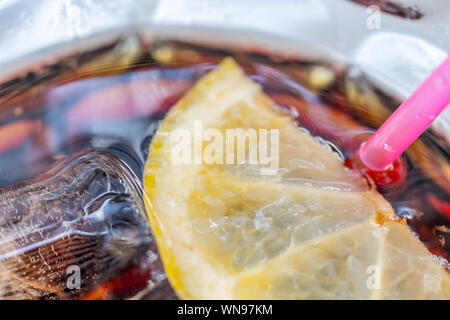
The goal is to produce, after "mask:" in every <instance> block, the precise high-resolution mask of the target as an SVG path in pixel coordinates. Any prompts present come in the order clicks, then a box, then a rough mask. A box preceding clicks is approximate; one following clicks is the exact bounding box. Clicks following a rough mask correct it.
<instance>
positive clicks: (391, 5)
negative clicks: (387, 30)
mask: <svg viewBox="0 0 450 320" xmlns="http://www.w3.org/2000/svg"><path fill="white" fill-rule="evenodd" d="M350 1H353V2H356V3H360V4H362V5H364V6H371V5H377V6H378V7H379V8H380V10H381V11H383V12H386V13H390V14H393V15H396V16H399V17H402V18H405V19H411V20H417V19H420V18H422V16H423V13H422V12H421V11H419V9H418V8H416V7H411V6H406V5H403V4H400V3H398V2H397V1H390V0H350Z"/></svg>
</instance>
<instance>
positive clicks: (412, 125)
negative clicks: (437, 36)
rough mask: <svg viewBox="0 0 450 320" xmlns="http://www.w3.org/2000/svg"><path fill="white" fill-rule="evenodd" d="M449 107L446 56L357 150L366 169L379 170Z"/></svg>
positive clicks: (449, 74) (449, 75)
mask: <svg viewBox="0 0 450 320" xmlns="http://www.w3.org/2000/svg"><path fill="white" fill-rule="evenodd" d="M449 104H450V56H448V57H447V59H445V61H444V62H443V63H442V64H441V65H440V66H439V67H438V68H437V69H436V70H435V71H434V72H433V73H432V74H431V75H430V76H429V77H428V78H427V79H426V80H425V82H424V83H422V85H421V86H420V87H419V88H418V89H417V90H416V91H415V92H414V93H413V94H412V95H411V96H410V97H409V98H408V99H407V100H405V102H403V103H402V104H401V106H400V107H398V108H397V110H396V111H395V112H394V113H393V114H392V115H391V116H390V117H389V119H387V120H386V122H385V123H383V125H382V126H381V127H380V128H379V129H378V130H377V131H376V132H375V133H374V134H373V135H372V136H371V137H370V138H369V140H367V141H366V142H365V143H364V144H363V145H362V146H361V148H360V149H359V157H360V158H361V160H362V162H363V163H364V165H365V166H366V167H368V168H369V169H371V170H375V171H383V170H385V169H386V167H387V166H388V165H390V164H391V163H392V162H394V160H395V159H397V158H398V157H399V156H400V155H401V154H402V153H403V151H405V150H406V149H407V148H408V147H409V146H410V145H411V144H412V143H413V142H414V141H415V140H416V139H417V138H418V137H419V136H420V135H421V134H422V133H423V132H424V131H425V129H426V128H428V127H429V126H430V125H431V123H432V122H433V120H434V119H436V117H437V116H438V115H439V114H440V113H441V112H442V111H444V109H445V108H446V107H447V106H448V105H449Z"/></svg>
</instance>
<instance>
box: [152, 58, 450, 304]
mask: <svg viewBox="0 0 450 320" xmlns="http://www.w3.org/2000/svg"><path fill="white" fill-rule="evenodd" d="M199 121H200V123H201V124H202V128H203V129H207V128H213V129H215V130H218V131H217V132H221V133H226V131H227V130H228V129H243V130H244V129H249V128H254V129H267V130H271V129H276V130H278V136H277V138H278V140H277V141H275V140H274V141H272V140H270V141H272V142H269V143H268V144H269V147H272V146H275V145H274V144H276V145H277V152H278V170H276V171H274V172H272V174H262V173H261V172H262V171H261V169H263V167H264V166H263V165H262V164H260V163H255V162H251V161H240V162H237V163H235V164H232V163H228V162H227V163H225V164H222V163H219V164H217V163H204V162H201V163H198V162H194V163H175V162H174V161H173V158H172V155H173V148H174V141H173V139H172V138H171V133H173V132H175V131H176V130H178V129H183V130H185V132H193V131H195V123H196V122H197V123H198V122H199ZM267 141H269V140H267ZM192 143H193V144H194V143H195V142H192ZM191 147H192V148H191V149H195V146H193V145H192V146H191ZM202 148H203V149H202V150H203V151H204V149H205V148H206V146H202ZM274 150H275V149H274ZM230 152H233V151H229V150H228V149H227V150H225V151H224V157H226V156H227V155H228V156H230V154H229V153H230ZM246 152H251V150H250V147H247V149H246ZM231 156H234V155H233V154H231ZM230 159H231V158H230ZM236 159H237V158H236ZM144 197H145V201H146V207H147V210H148V213H149V217H150V223H151V227H152V229H153V232H154V234H155V237H156V240H157V244H158V248H159V251H160V254H161V257H162V260H163V263H164V266H165V269H166V272H167V275H168V278H169V281H170V282H171V284H172V286H173V287H174V289H175V291H176V292H177V294H178V295H179V296H180V297H181V298H185V299H449V298H450V276H449V272H448V270H447V269H446V268H445V267H444V266H443V265H442V264H441V263H440V262H439V261H438V260H437V259H435V258H434V256H432V255H431V254H430V253H429V252H428V250H427V249H426V248H425V247H424V246H423V244H422V243H421V242H420V241H419V240H418V238H417V237H416V236H415V235H414V233H413V232H412V231H411V230H410V229H409V227H408V226H407V225H405V224H403V223H402V222H401V221H399V220H397V219H396V218H395V215H394V211H393V209H392V207H391V205H390V204H389V203H388V202H387V201H386V200H385V199H384V198H383V197H382V196H381V195H380V194H378V193H377V191H376V190H373V189H371V188H369V187H368V185H367V183H366V182H365V180H364V179H363V178H362V177H361V176H359V175H357V174H355V173H354V172H353V171H351V170H349V169H347V168H346V167H345V166H344V165H343V161H342V159H341V158H340V157H339V156H338V155H337V154H336V153H334V152H333V151H332V150H331V149H330V148H329V147H327V145H326V144H323V143H321V142H320V141H319V140H317V139H316V138H314V137H312V136H311V135H310V134H309V133H308V132H306V131H305V130H301V129H299V128H298V127H297V125H296V123H295V122H294V120H293V119H292V117H291V116H290V115H289V114H287V113H286V112H285V111H283V110H282V109H281V108H280V107H278V106H277V105H275V103H274V102H273V101H272V100H271V99H270V98H269V97H268V96H267V95H265V94H264V93H263V91H262V89H261V87H260V86H259V85H258V84H256V83H255V82H253V81H252V80H250V79H249V78H247V77H246V76H245V74H244V72H243V71H242V70H241V68H240V67H239V66H238V64H237V63H236V62H235V61H234V60H232V59H231V58H227V59H225V60H224V61H223V62H222V63H221V64H220V65H219V67H218V68H216V69H215V70H213V71H211V72H210V73H208V74H207V75H205V76H204V77H203V78H202V79H200V80H199V81H198V82H197V84H196V85H195V86H194V87H193V88H192V89H191V90H190V91H189V92H188V93H187V94H186V95H185V96H184V97H183V98H182V99H181V100H180V101H179V102H178V103H177V104H176V105H175V106H174V107H173V108H172V109H171V110H170V111H169V113H168V115H167V116H166V118H165V119H164V120H163V122H162V124H161V126H160V128H159V129H158V131H157V133H156V135H155V136H154V138H153V141H152V143H151V145H150V150H149V156H148V159H147V162H146V166H145V170H144Z"/></svg>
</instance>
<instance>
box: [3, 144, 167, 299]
mask: <svg viewBox="0 0 450 320" xmlns="http://www.w3.org/2000/svg"><path fill="white" fill-rule="evenodd" d="M149 251H152V252H156V248H155V246H154V244H153V243H152V238H151V234H150V229H149V227H148V225H147V221H146V216H145V209H144V207H143V204H142V196H141V189H140V185H139V182H138V179H137V178H136V177H135V176H134V174H133V173H132V171H131V170H130V169H128V167H127V166H126V165H125V164H124V163H123V162H122V161H121V160H119V159H118V158H116V157H115V156H113V155H111V154H109V153H104V152H95V151H90V152H84V153H82V154H79V155H77V156H75V157H72V158H70V159H67V160H65V161H63V162H61V163H59V164H58V165H57V166H56V167H54V168H53V169H51V170H49V171H48V172H46V173H44V174H42V175H40V176H38V177H36V178H34V179H32V180H29V181H25V182H24V183H21V184H16V185H12V186H9V187H7V188H3V189H0V298H29V299H30V298H31V299H34V298H73V297H77V296H81V295H83V294H84V293H86V292H87V291H89V290H91V289H93V288H94V287H95V286H96V285H98V284H101V283H103V282H105V281H108V280H109V279H111V278H113V277H114V276H117V275H118V274H119V273H120V272H121V270H123V269H124V268H126V267H127V266H129V265H130V264H133V263H136V262H139V263H142V259H140V258H141V257H142V256H143V255H146V254H147V255H148V253H149ZM148 263H150V264H152V266H150V268H149V269H151V274H152V275H155V274H156V275H157V274H163V271H162V267H161V266H160V263H159V260H155V259H153V260H148ZM71 266H77V267H79V268H80V271H81V279H80V281H81V285H80V289H78V290H73V289H71V288H68V287H67V278H68V277H69V276H71V275H72V274H71V273H68V272H67V269H68V268H69V267H71ZM158 279H159V278H158V277H156V279H148V280H151V281H149V283H152V284H154V285H157V284H158V281H160V280H158Z"/></svg>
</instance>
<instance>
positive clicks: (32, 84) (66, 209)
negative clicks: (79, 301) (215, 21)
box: [0, 43, 450, 299]
mask: <svg viewBox="0 0 450 320" xmlns="http://www.w3.org/2000/svg"><path fill="white" fill-rule="evenodd" d="M119 45H120V43H117V44H113V45H111V46H110V47H107V48H102V49H99V50H94V51H92V52H90V53H84V54H83V55H79V54H75V55H74V56H71V57H69V58H63V59H61V61H59V62H58V63H56V64H51V65H48V66H46V67H43V68H41V69H39V70H36V71H33V72H29V73H26V74H24V75H23V77H18V78H16V79H13V80H11V81H9V82H8V83H4V84H3V85H0V173H1V174H0V177H1V178H0V179H1V180H0V187H2V188H1V189H0V208H1V209H0V234H1V235H2V237H0V295H1V296H2V297H19V298H21V297H23V298H83V299H99V298H130V297H133V296H136V295H138V296H139V297H145V298H174V297H175V295H174V293H173V291H171V289H170V287H169V286H168V283H167V280H166V279H165V276H164V272H163V269H162V266H161V263H160V261H159V258H158V256H157V250H156V248H155V245H154V243H153V239H152V236H151V234H150V232H149V230H150V229H149V227H148V223H147V220H146V213H145V210H144V208H143V205H142V201H143V200H142V190H141V184H142V171H143V164H144V162H145V159H146V157H147V150H148V146H149V143H150V142H151V139H152V137H153V134H154V132H155V130H156V129H157V127H158V124H159V123H160V121H161V119H163V118H164V115H165V114H166V112H167V110H168V109H169V108H170V107H171V106H172V105H174V104H175V103H176V101H177V99H179V97H180V96H181V95H182V94H183V93H185V92H186V91H187V90H189V88H190V87H192V85H193V84H194V83H195V81H196V80H197V79H199V78H200V77H201V76H202V75H204V74H205V73H206V72H208V71H209V70H211V69H212V68H214V67H215V66H216V65H217V63H219V61H220V60H221V59H222V58H223V57H225V56H227V55H233V56H235V58H236V59H237V60H238V62H239V63H240V64H241V66H242V67H243V68H244V69H245V71H246V73H247V74H248V76H249V77H251V78H252V79H254V80H255V81H257V82H259V83H260V84H261V85H262V86H263V88H264V90H265V91H266V93H267V94H268V95H270V96H271V97H272V98H273V99H274V100H275V101H276V102H277V103H278V104H280V105H282V106H284V107H286V108H287V109H289V110H291V111H292V114H293V116H294V117H296V119H297V120H298V123H299V125H300V126H302V127H304V128H306V129H308V130H309V131H311V132H312V134H314V135H316V136H318V137H320V138H321V139H323V141H324V142H325V143H329V144H330V145H331V146H332V147H333V148H334V149H335V150H336V151H337V152H338V153H340V154H341V155H342V157H344V158H346V157H348V156H351V155H352V154H354V152H355V151H356V150H357V149H358V148H359V145H360V144H361V142H363V141H365V139H367V137H368V136H369V135H370V133H372V132H373V131H374V128H375V127H377V126H378V125H379V124H380V123H381V122H382V121H383V120H384V119H385V118H386V117H387V116H388V115H389V113H390V112H391V110H392V107H393V106H395V105H396V104H397V103H396V102H395V101H392V100H391V99H389V98H388V97H387V96H386V95H384V94H383V93H382V92H381V91H379V90H377V89H376V88H374V87H373V86H371V85H370V83H368V82H367V81H366V80H365V79H364V77H362V76H361V75H360V76H357V78H352V77H353V76H352V77H350V76H349V73H348V72H347V70H341V69H334V68H333V67H332V66H328V65H320V64H317V63H315V62H307V61H299V60H280V59H279V58H274V57H270V56H266V55H265V54H263V53H260V52H250V53H248V52H237V51H236V52H234V51H230V52H228V51H224V50H217V49H214V48H202V47H195V46H191V45H185V44H180V43H163V44H159V45H155V46H154V47H152V48H151V50H148V48H147V47H146V46H145V45H142V50H141V51H139V53H137V54H134V55H133V56H132V57H128V58H129V59H127V60H126V61H127V62H126V63H119V62H117V63H112V64H107V65H104V64H102V63H103V61H105V54H107V55H111V54H112V55H113V56H114V52H115V49H116V48H117V46H119ZM74 61H75V62H74ZM113 61H114V59H113ZM117 61H119V60H117ZM69 62H70V63H69ZM317 68H322V70H324V69H323V68H325V69H326V70H328V71H330V72H331V73H332V74H334V77H333V78H331V80H330V81H322V82H321V81H319V82H317V81H313V80H314V79H313V77H314V74H317V70H319V69H317ZM319 73H320V72H319ZM352 74H354V73H352ZM318 83H319V84H318ZM404 157H405V158H404V159H405V162H406V165H407V177H406V180H404V181H401V182H399V183H397V184H394V185H392V186H389V187H386V188H383V189H382V190H381V191H382V193H383V195H384V196H385V197H386V198H387V199H388V200H389V201H390V202H391V203H392V205H393V206H394V208H395V210H396V212H397V214H398V215H400V216H404V217H406V218H407V219H408V221H409V224H410V225H411V227H412V228H413V229H414V230H415V231H416V232H417V233H418V234H419V236H420V237H421V239H422V241H423V242H424V243H425V244H426V245H427V247H428V248H429V249H430V251H432V252H433V253H434V254H436V255H438V256H440V257H443V258H445V259H448V257H449V253H450V242H449V241H450V238H449V236H450V233H449V229H448V228H449V227H450V223H449V218H450V213H449V212H450V211H449V206H450V204H449V203H448V199H450V196H449V191H450V186H449V184H450V182H449V179H448V176H446V175H445V174H446V173H447V174H448V172H449V171H448V170H449V161H448V159H449V158H450V155H449V148H448V145H446V144H445V143H444V142H442V140H439V138H438V137H437V136H435V135H433V134H432V133H431V132H427V133H425V134H424V135H423V136H422V139H421V140H420V141H419V142H418V143H416V144H415V145H414V146H413V147H412V148H410V150H408V152H407V153H406V154H405V156H404ZM71 265H76V266H79V267H80V271H81V274H82V277H81V285H80V288H78V289H76V288H75V289H71V288H68V285H67V283H68V281H69V280H70V276H71V274H68V273H67V269H68V267H70V266H71Z"/></svg>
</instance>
